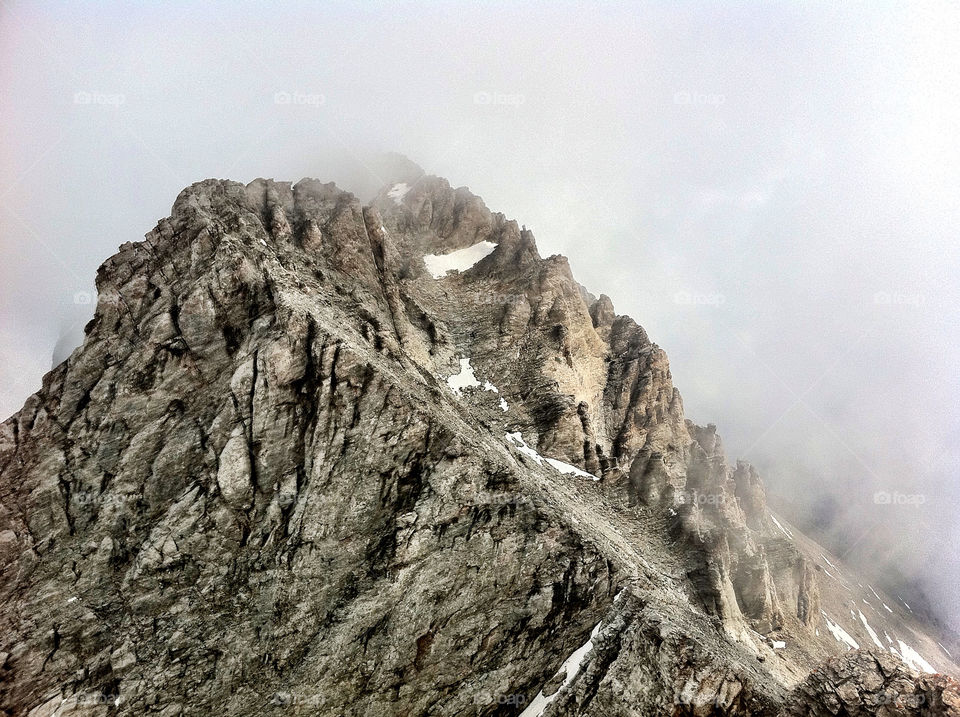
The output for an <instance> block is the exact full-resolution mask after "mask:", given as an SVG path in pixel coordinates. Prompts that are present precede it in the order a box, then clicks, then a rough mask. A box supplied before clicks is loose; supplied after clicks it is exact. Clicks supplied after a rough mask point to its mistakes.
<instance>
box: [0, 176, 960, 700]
mask: <svg viewBox="0 0 960 717" xmlns="http://www.w3.org/2000/svg"><path fill="white" fill-rule="evenodd" d="M405 171H406V172H407V173H408V175H409V176H406V175H405V181H397V182H390V183H388V184H387V185H386V186H384V187H383V188H382V189H381V190H380V191H379V193H378V194H377V196H376V197H375V198H374V199H373V200H372V201H371V202H370V203H369V204H367V205H364V204H363V203H362V202H361V201H360V200H358V199H357V198H356V197H355V196H354V195H352V194H350V193H347V192H344V191H342V190H340V189H338V188H337V187H336V186H335V185H334V184H332V183H326V184H325V183H322V182H320V181H317V180H312V179H304V180H301V181H299V182H297V183H296V184H295V185H291V184H290V183H289V182H275V181H273V180H263V179H259V180H256V181H254V182H252V183H250V184H248V185H243V184H239V183H236V182H230V181H222V180H206V181H203V182H199V183H197V184H194V185H192V186H190V187H189V188H187V189H185V190H184V191H183V192H182V193H181V194H180V196H179V197H178V198H177V200H176V202H175V203H174V206H173V210H172V213H171V216H170V217H169V218H167V219H163V220H161V221H160V222H159V224H158V225H157V227H156V228H155V229H154V230H153V231H151V232H150V233H149V234H147V235H146V237H145V240H144V241H142V242H137V243H128V244H124V245H123V246H121V247H120V250H119V252H118V253H117V254H116V255H115V256H113V257H111V258H110V259H109V260H107V261H106V263H104V264H103V266H102V267H101V268H100V270H99V272H98V274H97V289H98V294H99V295H98V300H97V308H96V313H95V316H94V318H93V320H92V321H91V322H90V323H89V324H88V325H87V327H86V332H85V334H86V335H85V339H84V342H83V345H82V346H81V347H80V348H78V349H77V350H76V351H75V352H74V353H73V354H72V355H71V356H70V358H69V359H68V360H66V361H65V362H63V363H62V364H60V365H59V366H57V367H56V368H55V369H54V370H53V371H51V372H50V373H49V374H47V375H46V376H45V377H44V380H43V387H42V389H41V390H40V391H39V392H37V393H36V394H35V395H33V396H31V397H30V398H29V399H28V400H27V402H26V404H25V405H24V407H23V409H22V410H21V411H20V412H18V413H17V414H16V415H15V416H13V417H12V418H10V419H8V420H7V421H6V422H4V423H3V424H2V426H0V566H2V567H0V570H2V573H0V598H2V600H3V605H4V607H3V609H2V611H0V612H2V617H0V627H2V629H0V678H2V682H0V710H3V713H4V714H10V715H21V714H27V715H30V717H50V716H52V715H96V716H97V717H105V716H107V715H142V714H147V715H160V716H162V717H175V716H176V715H213V714H216V715H237V716H240V715H260V714H311V715H331V716H332V715H357V716H358V717H359V716H361V715H398V716H399V715H471V714H476V715H511V714H523V715H527V716H529V715H538V714H543V715H546V716H547V717H550V716H559V715H584V716H587V715H596V716H600V715H603V716H605V717H606V716H610V715H662V714H669V715H713V714H718V715H719V714H723V715H781V714H793V715H827V714H830V715H836V714H869V715H874V714H877V715H881V714H882V715H908V714H910V715H913V714H917V715H919V714H924V715H941V714H951V715H953V714H960V688H958V685H957V683H956V682H955V681H954V680H953V679H952V678H951V677H948V676H946V675H947V674H952V675H956V674H958V673H960V670H958V667H957V664H956V663H955V662H953V660H952V659H951V657H950V654H949V653H948V652H947V650H948V649H949V647H942V646H940V645H939V644H938V642H937V640H938V639H939V640H940V641H941V642H944V641H946V640H947V638H944V637H942V636H934V635H933V633H932V632H931V630H930V628H929V626H927V625H925V624H923V622H922V621H920V620H919V619H918V618H917V617H915V616H914V615H913V614H912V613H911V612H910V608H909V606H907V605H906V604H903V603H901V602H900V601H898V600H897V599H895V598H891V597H889V596H886V595H884V594H882V593H881V592H880V591H875V590H873V589H872V587H871V586H870V585H869V584H867V583H865V582H864V581H863V580H862V579H861V578H858V577H857V576H856V574H855V573H854V571H853V570H851V569H850V568H848V567H845V566H843V565H842V563H841V561H840V560H839V559H838V558H836V557H835V556H832V555H830V554H829V553H828V551H826V550H825V549H823V548H822V547H820V546H818V545H817V544H816V543H814V542H813V541H811V540H809V539H807V538H806V537H805V536H803V535H802V534H801V533H800V532H799V531H798V530H797V529H796V528H794V527H793V526H792V525H791V523H790V521H789V519H788V517H787V516H783V515H775V514H774V513H773V512H772V511H771V510H770V508H769V507H768V506H767V504H766V498H765V493H764V488H763V483H762V481H761V479H760V477H759V476H758V474H757V472H756V470H755V469H754V468H753V467H752V466H750V465H749V464H747V463H745V462H739V461H738V462H736V463H730V462H729V461H728V459H727V458H726V456H725V454H724V450H723V446H722V443H721V440H720V438H719V436H718V435H717V431H716V427H715V426H713V425H709V426H706V427H703V426H698V425H695V424H694V423H692V422H691V421H689V420H687V419H685V417H684V413H683V402H682V400H681V397H680V393H679V392H678V391H677V389H676V388H674V386H673V383H672V379H671V375H670V369H669V364H668V361H667V357H666V354H665V353H664V351H663V350H662V349H660V348H659V347H658V346H657V345H656V344H654V343H652V342H651V341H650V339H649V338H648V336H647V334H646V333H645V332H644V330H643V329H642V328H641V327H640V326H639V325H638V324H637V323H636V322H635V321H634V320H633V319H631V318H629V317H627V316H622V315H617V313H616V311H615V310H614V307H613V305H612V303H611V301H610V299H609V298H607V297H606V296H603V295H601V296H599V297H595V296H593V295H592V294H590V293H589V292H588V291H587V290H586V289H585V288H583V287H582V286H580V285H579V284H578V283H577V282H576V281H575V280H574V278H573V276H572V274H571V271H570V266H569V264H568V262H567V260H566V259H565V258H563V257H561V256H551V257H547V258H543V257H541V256H540V254H539V253H538V251H537V247H536V244H535V242H534V238H533V235H532V233H531V232H529V231H527V230H526V229H524V228H522V227H521V226H519V225H518V224H517V223H516V222H515V221H512V220H508V219H507V218H505V217H504V216H503V215H502V214H498V213H494V212H491V211H490V210H489V209H488V208H487V207H486V206H485V205H484V203H483V202H482V201H481V200H480V199H479V198H478V197H476V196H474V195H473V194H471V193H470V192H469V191H468V190H467V189H464V188H459V189H454V188H451V187H450V185H449V184H448V183H447V182H446V181H444V180H443V179H439V178H437V177H431V176H426V175H421V176H419V178H415V177H416V176H417V173H416V172H412V171H410V170H409V167H407V168H405ZM638 280H642V276H638ZM949 646H952V647H954V648H957V645H956V643H955V642H950V643H949ZM857 648H859V649H857ZM934 673H944V674H934Z"/></svg>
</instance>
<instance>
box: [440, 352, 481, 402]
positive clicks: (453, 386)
mask: <svg viewBox="0 0 960 717" xmlns="http://www.w3.org/2000/svg"><path fill="white" fill-rule="evenodd" d="M447 385H448V386H449V387H450V390H451V391H453V392H454V393H455V394H457V395H458V396H459V395H461V392H462V391H463V389H465V388H473V387H476V386H479V385H480V382H479V381H478V380H477V377H476V376H475V375H474V374H473V366H471V365H470V359H469V358H464V359H460V373H455V374H454V375H453V376H450V377H449V378H448V379H447Z"/></svg>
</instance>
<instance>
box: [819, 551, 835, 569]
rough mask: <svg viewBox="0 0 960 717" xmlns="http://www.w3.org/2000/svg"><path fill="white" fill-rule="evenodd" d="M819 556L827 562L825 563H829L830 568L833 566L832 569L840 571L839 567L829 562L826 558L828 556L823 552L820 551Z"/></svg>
mask: <svg viewBox="0 0 960 717" xmlns="http://www.w3.org/2000/svg"><path fill="white" fill-rule="evenodd" d="M820 557H821V558H823V559H824V561H825V562H826V563H827V565H829V566H830V567H831V568H833V569H834V570H836V571H837V572H838V573H839V572H840V568H838V567H837V566H836V565H834V564H833V563H831V562H830V558H828V557H827V556H826V555H824V554H823V553H820Z"/></svg>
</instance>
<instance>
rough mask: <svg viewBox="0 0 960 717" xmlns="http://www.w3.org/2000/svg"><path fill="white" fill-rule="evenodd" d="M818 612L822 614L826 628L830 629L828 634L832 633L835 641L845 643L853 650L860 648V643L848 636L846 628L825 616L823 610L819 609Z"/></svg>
mask: <svg viewBox="0 0 960 717" xmlns="http://www.w3.org/2000/svg"><path fill="white" fill-rule="evenodd" d="M820 613H821V614H822V615H823V619H824V620H825V621H826V623H827V629H828V630H829V631H830V634H831V635H833V637H834V639H836V640H837V642H843V643H846V644H847V645H848V646H849V647H850V648H851V649H854V650H859V649H860V644H859V643H858V642H857V641H856V640H854V639H853V638H852V637H850V635H849V633H847V631H846V630H844V629H843V628H842V627H840V626H839V625H838V624H837V623H835V622H834V621H833V620H831V619H830V618H829V617H827V613H825V612H823V610H821V611H820Z"/></svg>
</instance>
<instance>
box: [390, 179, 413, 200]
mask: <svg viewBox="0 0 960 717" xmlns="http://www.w3.org/2000/svg"><path fill="white" fill-rule="evenodd" d="M409 191H410V185H409V184H407V183H406V182H400V183H399V184H394V185H393V186H392V187H390V191H389V192H387V196H388V197H390V198H391V199H392V200H393V203H394V204H403V198H404V197H405V196H407V192H409Z"/></svg>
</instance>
